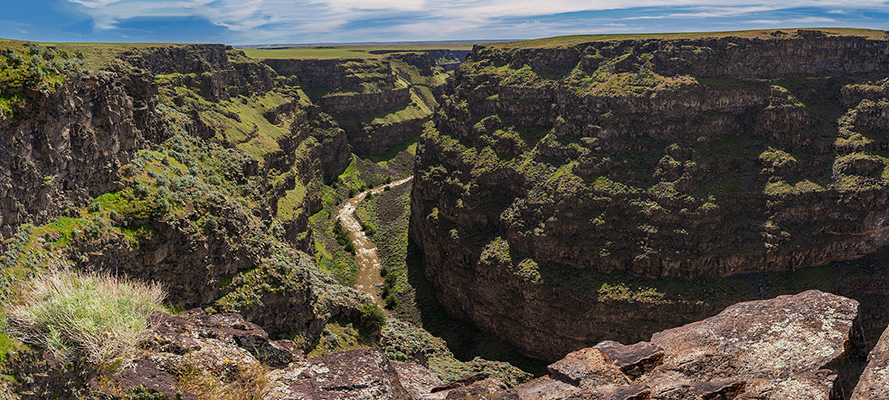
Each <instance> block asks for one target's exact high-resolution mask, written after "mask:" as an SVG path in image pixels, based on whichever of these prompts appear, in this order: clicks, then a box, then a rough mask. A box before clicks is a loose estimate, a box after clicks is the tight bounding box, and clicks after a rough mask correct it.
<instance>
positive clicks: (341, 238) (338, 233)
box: [333, 218, 355, 254]
mask: <svg viewBox="0 0 889 400" xmlns="http://www.w3.org/2000/svg"><path fill="white" fill-rule="evenodd" d="M333 235H334V237H335V238H336V242H337V243H339V244H340V246H343V248H345V249H346V251H348V252H349V253H353V254H354V253H355V244H354V243H352V239H350V238H349V233H348V232H346V229H345V228H343V223H342V222H340V220H339V218H337V220H336V222H334V223H333Z"/></svg>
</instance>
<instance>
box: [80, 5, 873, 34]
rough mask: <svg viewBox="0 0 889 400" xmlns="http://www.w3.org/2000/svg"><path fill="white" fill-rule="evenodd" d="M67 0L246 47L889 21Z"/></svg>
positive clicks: (845, 13)
mask: <svg viewBox="0 0 889 400" xmlns="http://www.w3.org/2000/svg"><path fill="white" fill-rule="evenodd" d="M66 1H68V2H69V3H70V5H72V6H74V7H75V8H76V9H77V11H78V12H80V13H84V14H86V15H88V16H89V18H91V19H92V23H93V28H94V29H96V30H98V31H114V30H116V29H124V28H125V27H126V25H127V23H128V22H129V21H132V20H136V19H146V18H149V19H150V18H159V19H162V18H198V19H201V20H205V21H207V22H209V23H210V24H213V25H215V26H219V27H223V28H225V29H226V32H227V33H228V34H229V37H228V38H225V39H227V40H229V41H235V42H238V43H272V42H276V43H285V42H292V43H300V42H301V43H307V42H320V41H329V42H342V41H353V42H360V41H383V40H390V41H391V40H440V39H497V38H527V37H541V36H547V35H558V34H575V33H608V32H614V31H622V32H633V31H648V32H658V31H680V30H704V29H714V28H716V29H718V28H720V27H724V28H725V29H723V30H731V29H753V28H758V27H773V26H778V25H786V26H798V25H801V24H802V25H807V24H808V25H810V26H815V25H818V26H840V25H843V24H846V26H849V25H848V24H849V23H850V22H849V21H850V19H852V18H854V19H855V21H865V24H866V21H867V20H868V19H872V20H875V21H878V22H874V24H882V25H885V20H886V19H885V18H883V19H880V18H875V17H873V16H874V15H877V16H883V15H889V5H887V2H885V1H875V0H856V1H846V0H809V1H766V2H763V1H753V0H751V1H747V0H729V1H701V0H674V1H669V2H665V1H663V0H596V1H579V0H549V1H540V0H488V1H470V0H455V1H440V0H297V1H285V0H160V1H151V0H66ZM683 21H684V22H683ZM813 24H814V25H813ZM871 25H873V24H871ZM868 27H874V26H868ZM877 27H879V26H877ZM683 28H684V29H683ZM658 29H660V30H658Z"/></svg>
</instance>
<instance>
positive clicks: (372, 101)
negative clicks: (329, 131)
mask: <svg viewBox="0 0 889 400" xmlns="http://www.w3.org/2000/svg"><path fill="white" fill-rule="evenodd" d="M440 53H442V54H437V53H436V54H433V53H406V54H400V53H398V54H392V55H389V56H387V57H385V58H382V59H266V60H264V61H263V62H264V63H266V64H268V65H269V66H271V67H272V68H273V69H274V70H275V71H277V72H278V74H280V75H282V76H287V77H291V79H294V80H298V82H299V84H300V85H301V87H302V88H303V89H304V90H305V92H306V93H307V94H308V95H309V97H310V98H311V99H312V101H313V102H315V103H316V104H318V106H319V107H321V109H322V110H323V111H324V112H326V113H328V114H330V115H332V116H334V119H336V121H337V122H338V123H339V125H340V126H341V127H342V128H343V129H344V130H345V131H346V133H347V135H348V138H349V143H350V144H351V145H352V146H353V148H354V150H355V152H356V153H357V154H360V155H363V156H367V155H376V156H378V155H381V154H383V153H384V152H385V151H386V150H387V149H389V148H390V147H392V146H394V145H397V144H399V143H402V142H404V141H406V140H408V139H410V138H412V137H415V136H417V132H418V131H420V130H421V129H422V126H423V124H425V123H426V122H428V121H429V120H430V117H431V115H432V110H433V109H434V108H435V107H436V106H437V105H438V102H437V101H436V99H435V95H434V93H435V92H437V91H439V88H440V87H441V86H442V85H443V84H444V82H445V79H446V78H447V76H448V74H447V72H446V71H445V67H447V66H452V65H453V64H454V63H459V60H458V59H457V57H456V56H455V55H453V53H451V52H446V51H441V52H440ZM435 55H438V56H439V57H435ZM448 56H449V57H448Z"/></svg>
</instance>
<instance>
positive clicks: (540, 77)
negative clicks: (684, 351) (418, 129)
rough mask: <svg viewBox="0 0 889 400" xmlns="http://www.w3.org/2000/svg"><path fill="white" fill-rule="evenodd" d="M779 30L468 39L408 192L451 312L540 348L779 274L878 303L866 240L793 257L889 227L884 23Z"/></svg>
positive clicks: (676, 318) (886, 239) (781, 283)
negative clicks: (520, 44)
mask: <svg viewBox="0 0 889 400" xmlns="http://www.w3.org/2000/svg"><path fill="white" fill-rule="evenodd" d="M776 37H780V38H776V39H770V40H764V39H743V38H722V39H695V40H644V41H636V40H626V41H606V42H594V43H584V44H576V45H567V46H562V47H558V48H510V47H509V45H495V46H491V47H477V48H476V49H475V50H474V51H473V53H472V54H470V56H469V57H468V59H467V62H466V63H464V64H463V65H462V66H461V67H460V68H459V69H458V70H457V72H456V74H455V77H454V80H453V81H452V82H451V83H450V84H449V85H448V87H447V88H446V90H445V94H444V95H443V97H442V106H441V109H440V110H439V112H437V113H436V115H435V117H434V122H435V124H434V126H432V127H429V128H428V129H427V130H426V131H425V132H424V134H423V135H422V136H421V139H420V146H419V148H418V153H417V158H418V161H417V164H416V171H415V181H414V188H413V196H412V214H411V228H410V229H411V231H410V235H411V238H412V239H413V240H414V241H415V242H416V243H417V244H418V245H419V246H420V247H421V248H422V250H423V253H424V269H425V271H426V276H427V277H428V278H429V279H430V280H431V281H432V283H433V286H434V288H435V292H436V295H437V296H438V297H439V298H440V299H442V303H443V305H444V307H445V308H446V309H447V310H448V312H450V313H451V314H453V315H455V316H458V317H460V318H462V319H465V320H470V321H472V322H474V323H475V324H476V325H478V326H480V327H482V328H483V329H485V330H488V331H491V332H493V333H495V334H498V335H499V336H501V337H503V338H505V339H506V340H508V341H510V342H511V343H513V344H516V345H517V346H518V347H519V348H521V349H523V350H524V351H526V352H527V353H529V354H531V355H535V356H538V357H543V358H546V359H550V360H554V359H557V358H558V357H561V356H562V355H564V354H565V353H567V352H568V351H572V350H576V349H578V348H581V347H586V346H591V345H593V344H595V343H597V342H598V341H600V340H604V339H609V338H611V339H619V340H624V341H637V340H642V339H644V337H645V336H646V335H649V334H651V333H653V332H656V331H659V330H663V329H666V328H669V327H671V326H676V325H680V324H683V323H688V322H691V321H695V320H699V319H701V318H704V317H707V316H710V315H714V314H715V313H716V312H717V311H718V310H720V309H722V308H724V307H726V306H728V305H730V304H732V303H734V302H737V301H740V300H748V299H755V298H762V297H768V296H772V295H777V294H781V293H789V292H791V291H799V290H804V289H810V288H821V289H825V290H832V291H835V292H836V291H838V292H839V293H840V294H843V295H847V296H851V297H855V298H859V297H861V299H862V301H863V302H865V303H866V304H867V307H871V308H874V309H878V308H880V307H881V306H883V305H885V301H884V300H880V299H881V298H885V296H883V295H884V294H885V293H886V291H885V289H884V288H885V287H886V286H885V285H883V284H882V283H880V282H883V283H885V275H886V269H887V267H886V265H887V264H886V263H885V262H884V261H883V260H882V258H880V257H877V258H870V259H868V260H870V261H867V262H863V261H862V262H858V263H852V264H833V265H832V266H830V267H819V268H820V269H817V270H811V271H812V272H807V271H810V270H806V269H801V268H805V267H809V266H820V265H825V264H828V263H830V262H835V261H843V260H851V259H857V258H859V257H862V256H865V255H868V254H872V253H874V252H876V251H878V250H879V249H881V248H883V247H884V246H885V245H886V244H887V243H889V224H887V221H889V212H887V209H889V207H887V206H889V178H887V177H889V175H887V174H889V169H887V163H886V161H885V159H884V158H883V157H882V156H881V155H880V154H881V153H880V152H882V151H884V150H886V149H889V136H887V133H889V130H887V126H889V125H887V122H886V121H889V118H887V117H886V115H887V114H886V111H885V110H886V109H889V108H887V107H886V106H885V104H886V103H887V99H886V97H885V93H887V91H886V90H884V87H885V80H882V78H883V77H885V76H886V75H889V68H887V67H886V65H889V64H886V63H885V62H884V61H873V60H884V59H885V58H886V57H889V41H887V40H873V39H866V38H861V37H851V36H836V35H833V34H831V35H822V34H820V33H813V32H808V31H800V32H792V35H791V34H785V35H784V36H781V35H776ZM862 57H863V58H862ZM865 58H866V59H865ZM802 60H806V61H805V62H803V61H802ZM782 271H787V272H782ZM794 271H795V272H794ZM824 271H829V272H828V273H827V275H828V276H829V278H827V279H823V280H819V279H820V277H822V276H821V275H819V274H821V273H823V272H824ZM853 271H858V272H853ZM865 271H868V272H865ZM738 274H748V275H738ZM813 277H819V279H814V278H813ZM840 280H844V281H845V282H844V284H839V283H838V282H839V281H840ZM881 296H882V297H881ZM445 299H446V300H445ZM865 299H866V301H865ZM883 314H885V313H883V312H878V313H874V314H871V315H869V316H867V318H871V319H872V320H870V321H866V322H865V325H867V326H868V327H872V326H876V325H879V323H881V322H874V321H884V320H885V318H886V316H885V315H883ZM884 325H885V324H884ZM879 329H882V327H881V328H879ZM871 336H872V335H871Z"/></svg>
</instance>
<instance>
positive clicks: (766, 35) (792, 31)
mask: <svg viewBox="0 0 889 400" xmlns="http://www.w3.org/2000/svg"><path fill="white" fill-rule="evenodd" d="M797 29H798V28H786V29H759V30H749V31H725V32H680V33H626V34H610V35H570V36H555V37H551V38H542V39H531V40H522V41H517V42H500V43H489V44H486V46H490V47H497V48H520V49H524V48H546V47H558V46H571V45H575V44H580V43H589V42H603V41H613V40H647V39H662V40H671V39H704V38H723V37H741V38H747V39H791V38H794V37H798V36H797V33H796V31H797ZM800 29H803V30H810V31H821V32H823V33H825V34H827V35H828V36H862V37H865V38H868V39H873V40H885V39H887V34H886V31H879V30H872V29H856V28H800ZM779 31H780V32H784V33H785V35H781V34H777V35H776V34H775V32H779Z"/></svg>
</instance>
